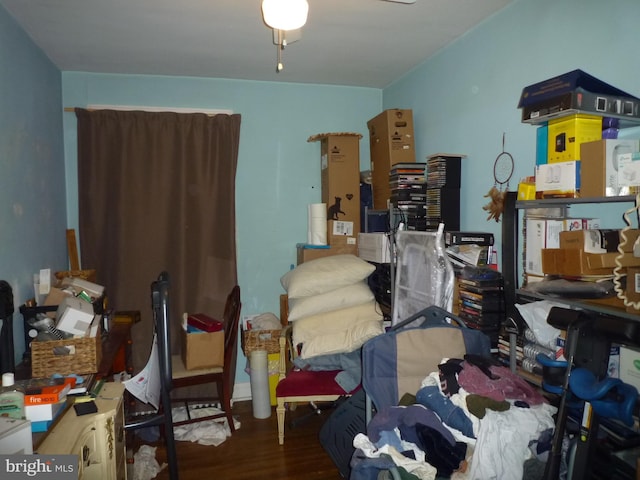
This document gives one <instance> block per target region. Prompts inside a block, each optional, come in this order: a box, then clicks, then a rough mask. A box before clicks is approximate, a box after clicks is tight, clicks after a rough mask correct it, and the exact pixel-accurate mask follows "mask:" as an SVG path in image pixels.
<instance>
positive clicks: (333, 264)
mask: <svg viewBox="0 0 640 480" xmlns="http://www.w3.org/2000/svg"><path fill="white" fill-rule="evenodd" d="M375 269H376V268H375V267H374V266H373V265H372V264H370V263H368V262H365V261H364V260H362V259H361V258H358V257H356V256H355V255H332V256H329V257H322V258H317V259H315V260H311V261H309V262H304V263H303V264H301V265H298V266H297V267H296V268H294V269H293V270H289V271H288V272H287V273H285V274H284V275H283V276H282V277H281V278H280V283H281V284H282V287H283V288H284V289H285V290H286V291H287V295H288V297H289V298H290V299H291V298H302V297H310V296H312V295H320V294H322V293H327V292H330V291H332V290H337V289H338V288H341V287H345V286H347V285H353V284H354V283H357V282H360V281H362V280H364V279H365V278H367V277H368V276H369V275H371V274H372V273H373V271H374V270H375Z"/></svg>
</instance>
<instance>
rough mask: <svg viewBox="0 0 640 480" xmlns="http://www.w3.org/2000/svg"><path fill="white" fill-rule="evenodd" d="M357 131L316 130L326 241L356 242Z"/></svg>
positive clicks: (357, 231) (331, 243)
mask: <svg viewBox="0 0 640 480" xmlns="http://www.w3.org/2000/svg"><path fill="white" fill-rule="evenodd" d="M361 138H362V135H360V134H359V133H320V134H317V135H313V136H311V137H309V139H308V141H309V142H315V141H319V142H320V167H321V182H322V203H326V204H327V243H328V244H329V245H356V244H357V238H358V233H359V232H360V139H361Z"/></svg>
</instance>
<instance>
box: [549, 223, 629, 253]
mask: <svg viewBox="0 0 640 480" xmlns="http://www.w3.org/2000/svg"><path fill="white" fill-rule="evenodd" d="M623 235H624V237H625V238H626V242H623ZM639 236H640V230H638V229H633V228H632V229H629V230H625V231H624V234H623V233H622V231H621V230H611V229H588V230H575V231H565V232H561V233H560V245H559V248H575V249H578V250H584V251H585V252H586V253H614V252H617V251H618V246H620V245H621V244H622V245H621V247H620V248H622V251H623V252H633V245H634V243H635V242H636V240H637V239H638V237H639Z"/></svg>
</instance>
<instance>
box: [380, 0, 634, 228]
mask: <svg viewBox="0 0 640 480" xmlns="http://www.w3.org/2000/svg"><path fill="white" fill-rule="evenodd" d="M639 19H640V2H638V1H637V0H612V1H609V2H602V1H599V0H518V1H516V2H514V3H513V4H511V5H510V6H508V7H506V8H505V9H503V10H501V11H500V12H498V13H497V14H495V15H494V16H493V17H491V18H490V19H488V20H487V21H485V22H484V23H483V24H482V25H480V26H479V27H477V28H476V29H474V30H473V31H471V32H468V33H467V34H466V35H465V36H464V37H463V38H461V39H459V40H458V41H457V42H455V43H453V44H451V45H449V46H448V47H447V48H445V49H443V50H442V51H441V52H439V53H438V54H437V55H435V56H434V57H432V58H431V59H430V60H429V61H428V62H426V63H424V64H423V65H421V66H419V67H418V68H416V69H415V70H413V71H412V72H410V73H409V74H408V75H406V76H404V77H403V78H401V79H399V80H397V81H396V82H394V83H393V84H392V85H391V86H389V87H388V88H386V89H385V90H384V96H383V108H385V109H386V108H392V107H396V106H402V107H403V108H411V109H413V115H414V124H415V135H416V152H417V159H418V160H421V161H424V159H425V157H426V156H427V155H429V154H432V153H437V152H453V153H463V154H466V155H468V157H467V158H466V159H465V160H463V173H462V193H461V205H462V209H461V210H462V212H461V225H462V227H463V228H464V229H467V230H482V231H491V232H494V234H496V240H498V239H499V238H501V235H500V228H501V224H500V223H496V222H494V221H491V222H487V221H486V218H487V214H486V212H485V211H484V210H482V206H483V205H486V204H487V203H488V200H489V199H488V198H483V195H485V194H486V193H487V192H488V191H489V189H490V188H491V187H492V186H493V184H494V180H493V161H494V160H495V158H496V157H497V156H498V154H499V153H500V152H502V135H503V133H505V138H506V142H505V149H506V150H507V151H508V152H509V153H511V154H512V155H513V158H514V160H515V171H514V174H513V177H512V179H511V182H510V185H509V186H510V190H516V188H517V184H518V180H519V179H520V178H521V177H524V176H527V175H533V173H534V165H535V137H536V133H535V130H536V127H534V126H532V125H529V124H523V123H521V121H520V119H521V112H520V110H519V109H518V108H517V105H518V100H519V98H520V94H521V92H522V88H523V87H525V86H527V85H530V84H532V83H536V82H538V81H542V80H546V79H547V78H551V77H554V76H556V75H560V74H562V73H565V72H569V71H571V70H574V69H576V68H579V69H582V70H584V71H586V72H588V73H590V74H591V75H594V76H596V77H598V78H600V79H601V80H603V81H605V82H607V83H609V84H611V85H614V86H616V87H618V88H620V89H622V90H624V91H626V92H628V93H630V94H632V95H635V96H640V81H639V79H640V62H638V61H637V59H638V55H637V53H636V50H637V45H640V28H638V20H639ZM633 130H634V131H633V132H627V135H633V136H635V138H638V137H640V134H639V132H638V129H633ZM616 208H617V210H616ZM621 208H622V207H614V210H616V214H619V213H620V212H618V210H619V209H621ZM625 208H626V207H625ZM592 215H593V214H592ZM619 226H620V225H618V227H619Z"/></svg>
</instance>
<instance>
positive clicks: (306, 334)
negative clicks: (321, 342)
mask: <svg viewBox="0 0 640 480" xmlns="http://www.w3.org/2000/svg"><path fill="white" fill-rule="evenodd" d="M381 320H382V313H381V311H380V307H379V306H378V304H377V302H376V301H375V300H372V301H370V302H367V303H365V304H362V305H356V306H354V307H349V308H343V309H340V310H334V311H332V312H327V313H321V314H318V315H312V316H311V317H305V318H301V319H299V320H296V321H295V322H293V323H292V325H293V327H292V328H293V330H292V337H293V343H294V344H295V345H298V344H300V343H302V344H305V343H307V342H311V341H313V340H314V339H315V338H316V337H321V336H324V335H331V334H334V333H335V334H338V335H345V332H346V331H347V330H349V328H351V327H352V326H355V325H358V324H361V323H367V322H370V321H381Z"/></svg>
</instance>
